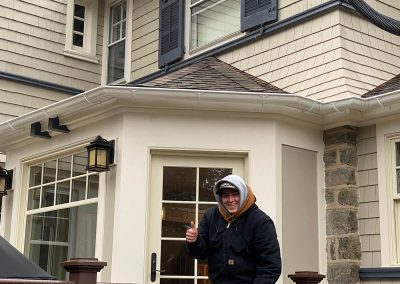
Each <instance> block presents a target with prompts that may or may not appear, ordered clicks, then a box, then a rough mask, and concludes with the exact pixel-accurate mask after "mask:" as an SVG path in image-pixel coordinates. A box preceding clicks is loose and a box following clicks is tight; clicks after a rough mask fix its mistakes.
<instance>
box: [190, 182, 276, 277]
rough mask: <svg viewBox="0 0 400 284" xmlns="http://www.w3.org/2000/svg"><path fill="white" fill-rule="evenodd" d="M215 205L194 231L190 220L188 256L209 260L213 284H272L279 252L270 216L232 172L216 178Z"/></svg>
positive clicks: (247, 187) (249, 189)
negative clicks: (219, 178)
mask: <svg viewBox="0 0 400 284" xmlns="http://www.w3.org/2000/svg"><path fill="white" fill-rule="evenodd" d="M214 196H215V199H216V200H217V201H218V207H212V208H210V209H208V210H207V211H206V213H205V214H204V217H203V219H202V220H201V222H200V225H199V228H198V229H197V228H196V227H195V226H194V223H193V222H192V226H191V228H190V229H188V230H187V231H186V243H187V247H188V250H189V253H190V255H191V256H192V257H194V258H198V259H205V258H208V271H209V279H210V280H211V282H212V283H214V284H222V283H229V284H235V283H240V284H247V283H254V284H257V283H265V284H267V283H275V282H276V281H277V280H278V278H279V276H280V274H281V256H280V249H279V243H278V240H277V237H276V231H275V226H274V223H273V222H272V220H271V219H270V218H269V217H268V216H267V215H266V214H265V213H264V212H263V211H261V210H260V209H259V208H258V207H257V205H256V204H255V201H256V199H255V197H254V195H253V192H252V190H251V188H250V187H249V186H247V185H246V184H245V182H244V181H243V179H242V178H241V177H239V176H237V175H229V176H226V177H224V178H223V179H221V180H219V181H217V183H216V184H215V186H214Z"/></svg>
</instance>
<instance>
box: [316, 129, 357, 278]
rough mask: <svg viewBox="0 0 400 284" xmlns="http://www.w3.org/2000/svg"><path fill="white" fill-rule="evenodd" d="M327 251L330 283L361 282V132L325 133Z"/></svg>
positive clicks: (339, 130)
mask: <svg viewBox="0 0 400 284" xmlns="http://www.w3.org/2000/svg"><path fill="white" fill-rule="evenodd" d="M323 138H324V143H325V153H324V162H325V187H326V188H325V199H326V249H327V253H328V260H327V263H328V269H327V274H328V275H327V279H328V282H329V283H334V284H339V283H340V284H347V283H356V282H358V281H359V277H358V270H359V268H360V262H361V243H360V236H359V234H358V219H357V213H358V205H359V190H358V187H357V180H356V172H357V128H355V127H351V126H343V127H339V128H334V129H330V130H326V131H324V137H323Z"/></svg>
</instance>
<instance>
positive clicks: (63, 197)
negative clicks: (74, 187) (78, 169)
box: [56, 180, 70, 205]
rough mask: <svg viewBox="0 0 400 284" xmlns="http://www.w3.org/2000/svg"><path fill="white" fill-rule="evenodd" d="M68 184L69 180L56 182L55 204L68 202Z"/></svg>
mask: <svg viewBox="0 0 400 284" xmlns="http://www.w3.org/2000/svg"><path fill="white" fill-rule="evenodd" d="M69 185H70V181H69V180H68V181H64V182H59V183H57V193H56V194H57V196H56V205H58V204H64V203H68V202H69Z"/></svg>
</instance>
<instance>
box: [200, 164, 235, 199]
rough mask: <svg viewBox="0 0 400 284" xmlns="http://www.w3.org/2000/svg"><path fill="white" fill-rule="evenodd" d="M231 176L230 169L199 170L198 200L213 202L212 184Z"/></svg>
mask: <svg viewBox="0 0 400 284" xmlns="http://www.w3.org/2000/svg"><path fill="white" fill-rule="evenodd" d="M230 174H232V169H218V168H200V169H199V200H200V201H215V198H214V194H213V188H214V184H215V183H216V182H217V181H218V180H220V179H222V178H223V177H226V176H227V175H230Z"/></svg>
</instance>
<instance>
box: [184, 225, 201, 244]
mask: <svg viewBox="0 0 400 284" xmlns="http://www.w3.org/2000/svg"><path fill="white" fill-rule="evenodd" d="M198 236H199V231H198V230H197V228H196V226H195V225H194V222H193V221H190V228H189V229H187V230H186V242H188V243H194V242H196V241H197V237H198Z"/></svg>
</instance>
